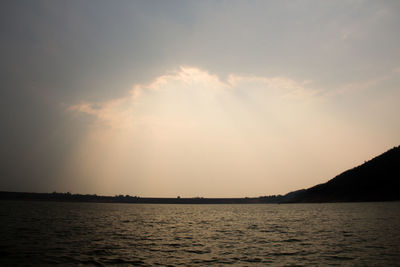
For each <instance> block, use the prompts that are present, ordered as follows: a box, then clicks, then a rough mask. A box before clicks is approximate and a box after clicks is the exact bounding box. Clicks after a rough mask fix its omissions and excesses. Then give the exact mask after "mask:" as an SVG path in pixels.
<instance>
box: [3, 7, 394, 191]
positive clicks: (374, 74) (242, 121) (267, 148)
mask: <svg viewBox="0 0 400 267" xmlns="http://www.w3.org/2000/svg"><path fill="white" fill-rule="evenodd" d="M399 28H400V2H399V1H397V0H396V1H362V0H354V1H319V0H315V1H161V0H160V1H100V0H96V1H95V0H92V1H91V0H87V1H73V0H68V1H58V0H49V1H15V0H11V1H7V0H3V1H1V2H0V32H1V34H0V58H1V60H0V68H1V69H0V78H1V79H0V85H1V87H0V123H1V131H0V145H1V147H0V148H1V149H0V190H9V191H33V192H52V191H58V192H66V191H70V192H72V193H97V194H106V195H114V194H120V193H121V194H130V195H139V196H164V197H175V196H177V195H180V196H182V197H195V196H203V197H243V196H260V195H270V194H284V193H287V192H289V191H292V190H296V189H300V188H305V187H309V186H312V185H314V184H317V183H321V182H325V181H327V180H328V179H330V178H333V177H334V176H335V175H337V174H339V173H340V172H342V171H344V170H346V169H348V168H351V167H354V166H356V165H359V164H361V163H363V162H364V160H368V159H370V158H372V157H373V156H376V155H378V154H380V153H382V152H384V151H386V150H387V149H389V148H391V147H393V146H396V145H399V144H400V119H399V114H400V104H399V103H400V31H399Z"/></svg>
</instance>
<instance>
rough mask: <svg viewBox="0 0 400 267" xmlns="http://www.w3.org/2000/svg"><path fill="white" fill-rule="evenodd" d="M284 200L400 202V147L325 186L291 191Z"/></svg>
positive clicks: (341, 175)
mask: <svg viewBox="0 0 400 267" xmlns="http://www.w3.org/2000/svg"><path fill="white" fill-rule="evenodd" d="M283 199H284V200H283V202H286V203H294V202H357V201H392V200H400V146H398V147H394V148H392V149H390V150H389V151H387V152H385V153H383V154H381V155H379V156H377V157H375V158H373V159H372V160H370V161H367V162H365V163H364V164H362V165H360V166H358V167H355V168H353V169H350V170H347V171H345V172H343V173H342V174H340V175H338V176H336V177H335V178H333V179H331V180H329V181H328V182H326V183H324V184H319V185H316V186H313V187H311V188H308V189H306V190H304V189H303V190H298V191H294V192H291V193H289V194H287V195H285V196H284V198H283Z"/></svg>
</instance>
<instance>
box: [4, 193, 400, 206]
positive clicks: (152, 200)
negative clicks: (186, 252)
mask: <svg viewBox="0 0 400 267" xmlns="http://www.w3.org/2000/svg"><path fill="white" fill-rule="evenodd" d="M1 200H4V201H7V200H8V201H10V200H11V201H14V200H15V201H43V202H75V203H125V204H217V205H218V204H296V203H298V204H306V203H354V202H396V201H399V200H364V201H321V202H316V201H310V202H305V201H289V200H288V199H287V196H286V195H285V196H282V195H277V196H261V197H244V198H203V197H193V198H180V197H176V198H167V197H165V198H162V197H161V198H156V197H137V196H129V195H125V196H123V195H119V196H98V195H90V194H70V193H29V192H8V191H0V201H1Z"/></svg>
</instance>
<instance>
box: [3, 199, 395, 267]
mask: <svg viewBox="0 0 400 267" xmlns="http://www.w3.org/2000/svg"><path fill="white" fill-rule="evenodd" d="M0 205H1V206H0V226H1V228H0V229H1V230H0V234H1V237H0V238H1V239H0V265H1V266H7V265H40V266H43V265H55V264H62V265H110V264H114V265H137V266H149V265H151V266H157V265H160V266H166V265H171V266H178V265H183V266H188V265H189V266H196V265H198V266H204V265H216V266H221V265H236V266H250V265H253V266H262V265H274V266H275V265H278V266H286V265H297V266H301V265H304V266H310V265H319V266H320V265H361V266H394V265H399V264H400V254H399V252H400V202H391V203H342V204H288V205H275V204H269V205H268V204H258V205H154V204H102V203H57V202H23V201H20V202H19V201H1V202H0Z"/></svg>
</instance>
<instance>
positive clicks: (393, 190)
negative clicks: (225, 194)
mask: <svg viewBox="0 0 400 267" xmlns="http://www.w3.org/2000/svg"><path fill="white" fill-rule="evenodd" d="M0 200H26V201H64V202H67V201H68V202H101V203H147V204H150V203H154V204H274V203H324V202H368V201H399V200H400V146H397V147H393V148H392V149H390V150H388V151H386V152H385V153H383V154H381V155H379V156H377V157H375V158H373V159H371V160H369V161H366V162H364V164H362V165H360V166H357V167H355V168H353V169H350V170H347V171H345V172H343V173H341V174H339V175H337V176H336V177H335V178H333V179H331V180H329V181H328V182H326V183H323V184H318V185H315V186H313V187H310V188H308V189H301V190H297V191H293V192H290V193H288V194H286V195H272V196H260V197H245V198H202V197H194V198H180V197H176V198H152V197H138V196H129V195H125V196H124V195H118V196H98V195H82V194H71V193H69V192H67V193H57V192H53V193H23V192H6V191H0Z"/></svg>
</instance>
